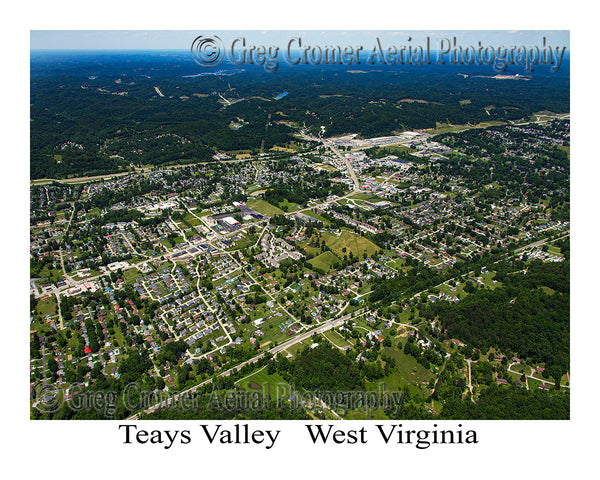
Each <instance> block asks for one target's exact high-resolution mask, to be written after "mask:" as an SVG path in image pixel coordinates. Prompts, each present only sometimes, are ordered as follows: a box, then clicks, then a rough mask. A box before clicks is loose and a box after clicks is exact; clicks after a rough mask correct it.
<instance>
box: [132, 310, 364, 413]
mask: <svg viewBox="0 0 600 480" xmlns="http://www.w3.org/2000/svg"><path fill="white" fill-rule="evenodd" d="M365 310H366V308H361V309H359V310H357V311H356V312H353V313H351V314H346V315H344V316H342V317H339V318H333V319H331V320H327V321H325V322H323V323H322V324H320V325H319V326H317V327H316V328H314V329H312V330H309V331H307V332H305V333H302V334H300V335H297V336H295V337H294V338H292V339H290V340H288V341H287V342H284V343H282V344H281V345H277V346H275V347H273V348H271V349H270V350H269V351H268V352H269V353H271V354H272V355H276V354H277V353H279V352H281V351H283V350H285V349H286V348H289V347H291V346H292V345H295V344H296V343H298V342H301V341H302V340H306V339H307V338H310V337H312V336H313V335H314V334H315V333H323V332H326V331H327V330H331V329H332V328H335V327H339V326H340V325H342V324H343V323H344V322H345V321H346V320H350V319H351V318H354V317H357V316H359V315H362V314H363V313H364V311H365ZM264 355H265V353H264V352H263V353H260V354H258V355H256V356H255V357H252V358H251V359H249V360H246V361H245V362H242V363H240V364H239V365H236V366H235V367H232V368H229V369H227V370H225V371H223V372H221V373H220V374H219V375H217V376H216V377H213V378H209V379H208V380H205V381H204V382H202V383H199V384H198V385H195V386H193V387H191V388H188V389H187V390H184V391H183V392H181V393H178V394H176V395H173V396H172V397H170V398H169V399H168V400H165V401H162V402H160V403H156V404H155V405H152V406H151V407H149V408H147V409H145V410H144V413H152V412H155V411H156V410H158V409H159V408H160V407H165V406H167V405H168V404H169V403H174V404H178V403H177V402H178V399H179V398H180V397H182V396H183V395H189V394H190V393H193V392H195V391H196V390H197V389H198V388H200V387H203V386H204V385H208V384H209V383H212V381H213V379H214V378H217V377H227V376H229V375H231V374H232V373H235V372H237V371H238V370H239V369H241V368H242V367H244V366H246V365H249V364H252V363H256V362H257V361H258V360H260V359H261V358H263V357H264ZM138 415H139V414H135V415H132V416H130V417H129V418H128V419H127V420H137V419H138Z"/></svg>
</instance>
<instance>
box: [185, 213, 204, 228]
mask: <svg viewBox="0 0 600 480" xmlns="http://www.w3.org/2000/svg"><path fill="white" fill-rule="evenodd" d="M183 221H184V222H185V223H187V224H188V225H190V226H192V227H196V226H198V225H202V222H201V221H200V220H198V219H197V218H196V217H194V216H193V215H192V214H191V213H188V214H187V215H186V216H185V217H183Z"/></svg>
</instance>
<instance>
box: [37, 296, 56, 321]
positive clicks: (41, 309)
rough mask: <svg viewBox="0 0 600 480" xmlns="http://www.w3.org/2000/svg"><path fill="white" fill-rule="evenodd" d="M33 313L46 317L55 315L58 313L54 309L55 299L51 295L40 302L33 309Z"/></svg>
mask: <svg viewBox="0 0 600 480" xmlns="http://www.w3.org/2000/svg"><path fill="white" fill-rule="evenodd" d="M35 313H36V314H38V315H42V316H44V317H45V316H46V315H47V314H48V313H49V314H50V315H56V314H57V313H58V311H57V309H56V297H55V296H54V295H52V296H51V297H50V298H48V299H47V300H41V301H39V302H38V304H37V305H36V307H35Z"/></svg>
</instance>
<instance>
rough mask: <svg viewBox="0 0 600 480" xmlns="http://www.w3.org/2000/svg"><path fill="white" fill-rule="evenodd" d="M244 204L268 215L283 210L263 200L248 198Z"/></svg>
mask: <svg viewBox="0 0 600 480" xmlns="http://www.w3.org/2000/svg"><path fill="white" fill-rule="evenodd" d="M246 206H247V207H248V208H251V209H252V210H256V211H257V212H258V213H262V214H263V215H266V216H268V217H272V216H273V215H282V214H283V210H281V209H280V208H277V207H275V206H273V205H271V204H270V203H269V202H265V201H264V200H248V202H246Z"/></svg>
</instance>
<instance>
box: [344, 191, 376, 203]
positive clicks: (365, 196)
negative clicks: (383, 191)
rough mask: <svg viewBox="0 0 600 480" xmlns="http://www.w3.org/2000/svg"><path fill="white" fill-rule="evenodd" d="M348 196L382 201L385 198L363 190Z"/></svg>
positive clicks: (369, 200)
mask: <svg viewBox="0 0 600 480" xmlns="http://www.w3.org/2000/svg"><path fill="white" fill-rule="evenodd" d="M348 198H352V199H353V200H366V201H367V202H380V201H382V200H383V198H379V197H376V196H374V195H369V194H368V193H362V192H360V193H355V194H354V195H350V196H349V197H348Z"/></svg>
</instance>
